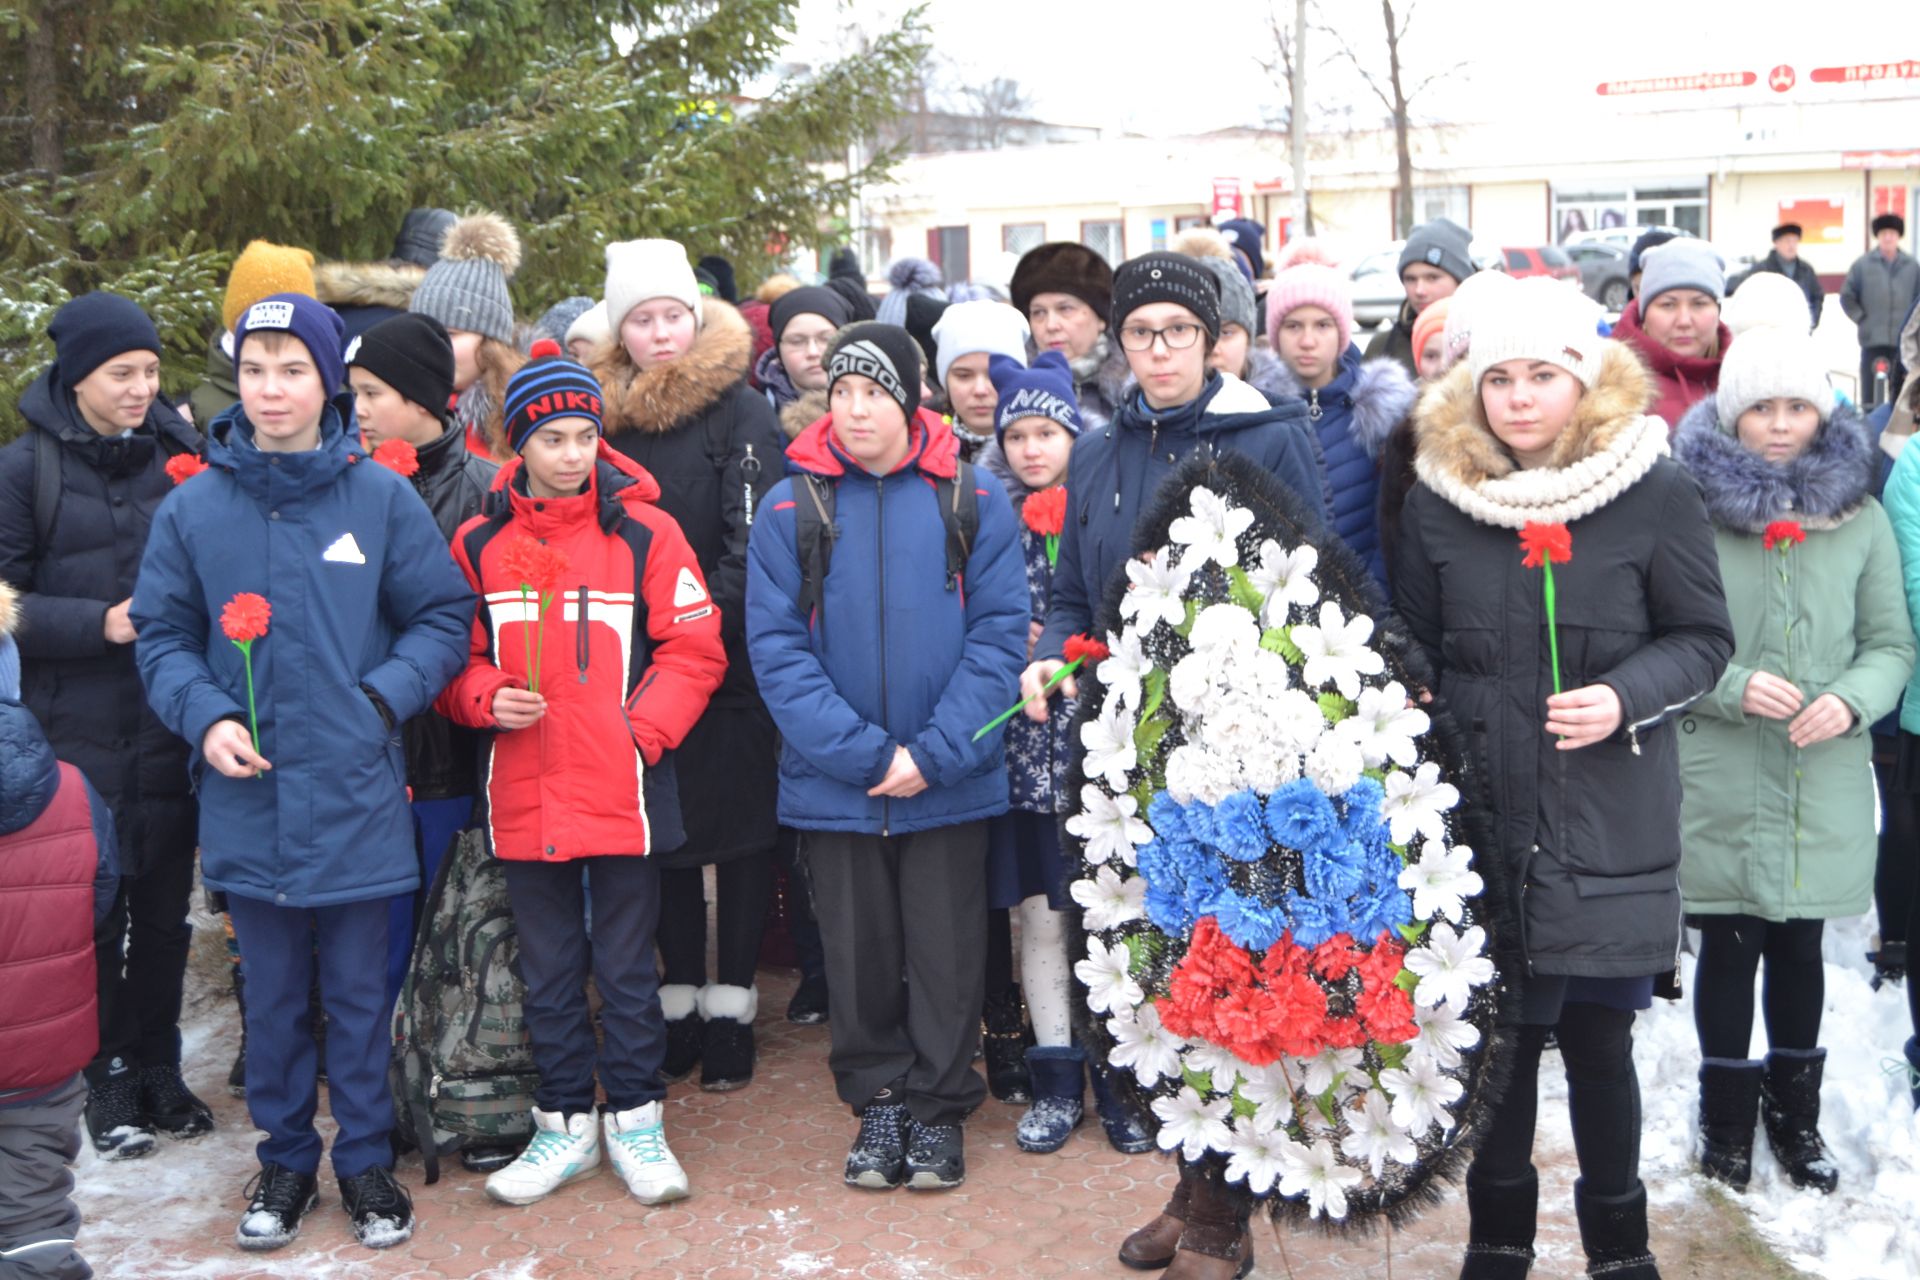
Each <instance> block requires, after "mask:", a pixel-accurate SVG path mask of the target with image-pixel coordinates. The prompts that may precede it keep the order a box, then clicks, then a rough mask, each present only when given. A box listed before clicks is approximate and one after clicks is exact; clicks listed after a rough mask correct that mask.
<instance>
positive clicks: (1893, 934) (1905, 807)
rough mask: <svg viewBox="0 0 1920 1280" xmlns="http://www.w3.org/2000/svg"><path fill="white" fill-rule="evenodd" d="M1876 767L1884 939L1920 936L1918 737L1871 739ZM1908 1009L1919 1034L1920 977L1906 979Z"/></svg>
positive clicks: (1877, 897) (1878, 903) (1877, 886)
mask: <svg viewBox="0 0 1920 1280" xmlns="http://www.w3.org/2000/svg"><path fill="white" fill-rule="evenodd" d="M1873 772H1874V775H1875V776H1876V777H1877V778H1878V779H1879V782H1880V811H1881V824H1880V856H1879V860H1878V862H1877V863H1876V864H1875V866H1874V873H1873V904H1874V909H1875V910H1876V911H1877V912H1878V914H1879V916H1880V937H1881V940H1882V941H1893V942H1907V941H1909V940H1910V939H1913V938H1916V937H1920V738H1916V736H1915V735H1913V734H1911V733H1907V732H1905V731H1902V732H1901V734H1900V736H1899V737H1898V738H1895V739H1886V738H1881V737H1877V736H1876V737H1875V738H1874V740H1873ZM1906 987H1907V1014H1908V1017H1909V1019H1910V1020H1911V1021H1912V1023H1913V1029H1914V1033H1915V1034H1916V1035H1920V983H1916V982H1914V981H1913V980H1912V979H1911V978H1909V979H1908V981H1907V984H1906Z"/></svg>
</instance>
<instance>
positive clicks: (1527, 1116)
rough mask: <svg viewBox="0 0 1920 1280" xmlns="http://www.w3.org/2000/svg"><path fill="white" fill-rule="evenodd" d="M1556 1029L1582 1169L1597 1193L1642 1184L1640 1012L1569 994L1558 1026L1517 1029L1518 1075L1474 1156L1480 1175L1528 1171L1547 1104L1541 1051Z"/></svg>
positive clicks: (1502, 1177)
mask: <svg viewBox="0 0 1920 1280" xmlns="http://www.w3.org/2000/svg"><path fill="white" fill-rule="evenodd" d="M1548 1031H1557V1033H1558V1035H1559V1038H1560V1060H1561V1063H1562V1065H1563V1066H1564V1067H1565V1068H1566V1072H1567V1111H1568V1113H1569V1115H1570V1117H1571V1119H1572V1120H1573V1150H1574V1154H1575V1156H1577V1157H1578V1159H1579V1161H1580V1176H1581V1177H1582V1178H1584V1179H1585V1180H1586V1188H1587V1191H1588V1192H1589V1193H1590V1194H1592V1195H1596V1196H1623V1195H1628V1194H1630V1193H1631V1192H1632V1191H1633V1189H1634V1188H1635V1187H1637V1186H1638V1185H1639V1184H1640V1077H1639V1076H1638V1075H1637V1074H1636V1073H1635V1071H1634V1068H1633V1013H1632V1011H1631V1010H1627V1009H1614V1008H1609V1007H1608V1006H1606V1005H1599V1004H1588V1003H1585V1002H1581V1001H1569V1002H1568V1003H1567V1004H1566V1005H1565V1006H1564V1007H1563V1008H1562V1010H1561V1013H1560V1024H1559V1026H1558V1027H1557V1028H1553V1027H1545V1026H1524V1027H1518V1028H1513V1029H1511V1030H1510V1034H1512V1035H1514V1036H1515V1038H1516V1040H1517V1044H1516V1047H1515V1050H1514V1055H1513V1081H1512V1083H1511V1084H1510V1085H1508V1087H1507V1096H1506V1099H1505V1101H1504V1102H1503V1103H1502V1104H1501V1106H1500V1108H1499V1110H1497V1111H1496V1112H1495V1113H1494V1117H1493V1124H1492V1125H1491V1127H1489V1129H1488V1130H1487V1136H1486V1138H1485V1139H1484V1140H1483V1141H1482V1142H1481V1144H1480V1150H1479V1151H1478V1152H1476V1153H1475V1155H1474V1158H1473V1172H1474V1175H1475V1176H1476V1177H1479V1178H1490V1179H1493V1180H1495V1181H1499V1182H1511V1181H1513V1180H1515V1179H1517V1178H1523V1177H1525V1176H1526V1175H1527V1171H1528V1170H1529V1169H1531V1168H1532V1167H1533V1132H1534V1126H1535V1123H1536V1121H1537V1119H1538V1116H1539V1107H1540V1054H1541V1052H1542V1050H1543V1049H1544V1048H1545V1047H1546V1042H1547V1032H1548Z"/></svg>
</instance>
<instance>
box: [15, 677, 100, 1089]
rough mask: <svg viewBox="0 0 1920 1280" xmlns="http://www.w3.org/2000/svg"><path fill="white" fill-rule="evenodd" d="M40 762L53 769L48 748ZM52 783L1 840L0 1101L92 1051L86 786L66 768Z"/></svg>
mask: <svg viewBox="0 0 1920 1280" xmlns="http://www.w3.org/2000/svg"><path fill="white" fill-rule="evenodd" d="M16 705H17V704H16ZM21 714H23V715H24V714H25V713H24V712H22V713H21ZM46 757H47V763H48V764H52V751H51V750H48V751H47V753H46ZM57 777H58V782H57V786H56V789H54V790H53V792H52V795H51V796H50V797H48V798H47V800H46V806H45V808H44V809H42V810H41V811H40V813H39V815H38V816H37V817H36V818H34V820H33V821H32V822H30V823H28V824H27V825H25V826H23V827H21V828H20V829H19V830H13V831H8V832H7V834H5V835H0V1093H10V1092H13V1091H15V1090H32V1089H36V1088H39V1087H42V1086H46V1085H53V1084H58V1083H60V1082H61V1081H63V1080H66V1079H67V1078H69V1077H70V1076H72V1075H73V1073H74V1072H76V1071H78V1070H80V1068H82V1067H84V1066H86V1065H87V1061H88V1059H90V1058H92V1057H93V1055H94V1051H95V1050H96V1049H97V1048H99V1045H100V1027H99V1014H98V1013H97V1011H96V1005H95V996H94V960H93V922H94V876H95V873H96V871H97V869H98V868H99V865H100V846H99V842H98V838H97V836H96V832H95V827H94V820H93V809H92V805H91V804H90V803H89V802H88V799H87V783H86V779H85V778H83V777H81V775H80V771H79V770H78V769H76V768H74V767H73V766H72V765H70V764H66V763H61V764H60V765H59V766H58V773H57ZM12 799H13V800H20V799H23V797H18V796H16V797H12Z"/></svg>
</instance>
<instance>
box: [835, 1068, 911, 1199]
mask: <svg viewBox="0 0 1920 1280" xmlns="http://www.w3.org/2000/svg"><path fill="white" fill-rule="evenodd" d="M899 1096H900V1094H899V1090H898V1089H897V1088H887V1089H882V1090H881V1091H880V1092H879V1093H877V1094H875V1095H874V1096H873V1100H872V1101H871V1102H869V1103H867V1105H866V1108H865V1110H863V1111H861V1113H860V1135H859V1136H858V1137H857V1138H855V1139H854V1140H853V1149H852V1150H850V1151H848V1152H847V1174H846V1179H847V1185H848V1186H850V1187H864V1188H866V1189H867V1190H868V1191H891V1190H893V1189H894V1188H895V1187H897V1186H899V1185H900V1182H901V1179H903V1178H905V1177H906V1174H907V1124H908V1120H907V1108H906V1106H905V1104H903V1103H901V1102H900V1101H898V1099H899Z"/></svg>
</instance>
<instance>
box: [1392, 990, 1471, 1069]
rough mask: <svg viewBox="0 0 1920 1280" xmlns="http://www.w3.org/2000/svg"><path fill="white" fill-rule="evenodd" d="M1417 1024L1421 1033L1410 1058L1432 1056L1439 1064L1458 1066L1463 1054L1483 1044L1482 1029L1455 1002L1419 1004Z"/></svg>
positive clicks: (1416, 1012)
mask: <svg viewBox="0 0 1920 1280" xmlns="http://www.w3.org/2000/svg"><path fill="white" fill-rule="evenodd" d="M1413 1025H1414V1026H1416V1027H1418V1028H1419V1029H1420V1030H1419V1034H1418V1035H1416V1036H1415V1037H1414V1040H1413V1049H1412V1051H1411V1052H1409V1053H1408V1055H1407V1058H1408V1060H1409V1061H1412V1060H1414V1059H1417V1058H1426V1059H1431V1060H1432V1061H1433V1063H1434V1065H1435V1066H1440V1067H1457V1066H1459V1065H1460V1053H1461V1050H1463V1049H1471V1048H1473V1046H1475V1045H1477V1044H1479V1043H1480V1028H1478V1027H1476V1026H1474V1025H1473V1024H1472V1023H1471V1022H1468V1021H1467V1020H1466V1019H1465V1018H1463V1017H1461V1016H1460V1010H1459V1009H1458V1008H1456V1007H1455V1006H1454V1005H1453V1004H1451V1003H1449V1004H1434V1005H1415V1006H1414V1007H1413Z"/></svg>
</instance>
